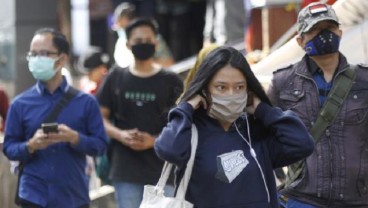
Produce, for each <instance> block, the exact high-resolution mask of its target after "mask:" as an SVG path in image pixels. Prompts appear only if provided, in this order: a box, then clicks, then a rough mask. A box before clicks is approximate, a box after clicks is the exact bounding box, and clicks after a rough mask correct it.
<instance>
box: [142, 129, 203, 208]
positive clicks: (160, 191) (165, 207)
mask: <svg viewBox="0 0 368 208" xmlns="http://www.w3.org/2000/svg"><path fill="white" fill-rule="evenodd" d="M197 144H198V132H197V128H196V126H195V125H194V124H192V138H191V146H192V147H191V154H190V158H189V161H188V163H187V167H186V169H185V173H184V176H183V178H182V179H181V181H180V184H179V187H178V191H177V193H176V196H175V197H166V196H165V195H164V187H165V185H166V182H167V179H168V178H169V175H170V172H171V169H172V167H173V165H172V164H170V163H168V162H165V165H164V167H163V169H162V173H161V177H160V179H159V181H158V183H157V185H156V186H153V185H145V186H144V192H143V200H142V203H141V205H140V206H139V208H193V204H192V203H190V202H188V201H185V193H186V191H187V188H188V183H189V180H190V177H191V175H192V169H193V163H194V156H195V153H196V150H197Z"/></svg>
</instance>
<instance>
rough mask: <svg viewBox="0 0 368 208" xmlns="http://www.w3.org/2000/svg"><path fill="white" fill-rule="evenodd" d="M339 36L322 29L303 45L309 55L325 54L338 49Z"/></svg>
mask: <svg viewBox="0 0 368 208" xmlns="http://www.w3.org/2000/svg"><path fill="white" fill-rule="evenodd" d="M339 45H340V37H339V36H338V35H336V34H335V33H333V32H331V31H329V30H327V29H324V30H322V31H321V32H320V33H319V34H317V35H316V37H314V38H313V39H312V40H310V41H308V42H307V44H306V45H305V48H304V50H305V52H306V53H307V54H308V55H309V56H318V55H325V54H330V53H336V52H337V51H339Z"/></svg>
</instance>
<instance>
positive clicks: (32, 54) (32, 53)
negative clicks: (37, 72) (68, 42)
mask: <svg viewBox="0 0 368 208" xmlns="http://www.w3.org/2000/svg"><path fill="white" fill-rule="evenodd" d="M58 54H59V52H53V51H46V50H41V51H38V52H36V51H29V52H28V53H27V60H28V61H29V59H30V58H31V57H36V56H44V57H48V56H51V55H58Z"/></svg>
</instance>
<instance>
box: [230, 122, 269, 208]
mask: <svg viewBox="0 0 368 208" xmlns="http://www.w3.org/2000/svg"><path fill="white" fill-rule="evenodd" d="M245 121H246V123H247V133H248V138H249V142H248V141H247V140H246V139H245V138H244V136H243V135H242V134H241V133H240V131H239V129H238V125H236V121H235V122H234V124H235V129H236V131H237V132H238V134H239V135H240V137H241V138H242V139H243V140H244V141H245V143H247V145H248V146H249V148H250V154H251V155H252V157H253V158H254V160H255V161H256V163H257V166H258V169H259V170H260V171H261V175H262V179H263V184H264V187H265V189H266V192H267V200H268V203H270V192H269V191H268V187H267V183H266V179H265V176H264V173H263V170H262V168H261V165H259V162H258V159H257V154H256V152H255V151H254V149H253V147H252V140H251V137H250V131H249V122H248V116H247V115H245Z"/></svg>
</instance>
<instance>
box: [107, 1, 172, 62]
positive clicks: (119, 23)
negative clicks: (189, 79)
mask: <svg viewBox="0 0 368 208" xmlns="http://www.w3.org/2000/svg"><path fill="white" fill-rule="evenodd" d="M136 17H137V14H136V6H135V5H134V4H133V3H129V2H123V3H121V4H119V5H118V6H117V7H116V8H115V10H114V25H113V30H115V31H116V32H117V34H118V39H117V41H116V44H115V50H114V59H115V62H116V64H117V65H118V66H120V67H123V68H124V67H128V66H130V65H131V64H132V63H133V62H134V56H133V54H132V52H131V50H130V49H129V48H128V47H127V45H126V44H127V37H126V32H125V28H126V26H127V25H128V24H129V23H130V22H131V21H132V20H133V19H134V18H136ZM157 40H158V45H157V49H156V51H155V54H154V61H155V63H157V64H159V65H161V66H163V67H169V66H171V65H172V64H173V63H174V59H173V56H172V54H171V52H170V49H169V47H168V46H167V44H166V42H165V40H164V39H163V38H162V36H161V35H159V34H158V35H157Z"/></svg>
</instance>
